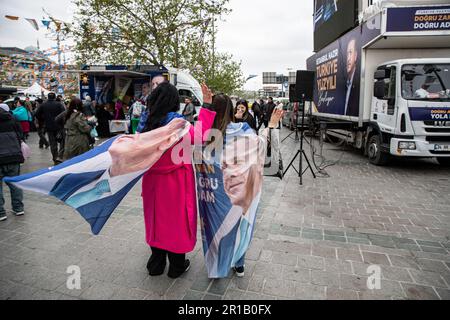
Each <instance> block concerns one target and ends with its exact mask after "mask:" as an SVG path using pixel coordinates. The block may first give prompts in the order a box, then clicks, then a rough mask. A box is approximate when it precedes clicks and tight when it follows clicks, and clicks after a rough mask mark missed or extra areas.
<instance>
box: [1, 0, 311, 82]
mask: <svg viewBox="0 0 450 320" xmlns="http://www.w3.org/2000/svg"><path fill="white" fill-rule="evenodd" d="M43 7H44V8H45V9H46V10H47V11H48V12H49V13H50V14H52V15H53V16H54V17H55V18H57V19H60V20H64V21H70V20H71V19H72V12H73V9H74V7H73V5H72V4H71V0H58V1H54V0H33V1H30V0H14V1H12V0H0V13H1V16H0V45H1V46H16V47H20V48H24V47H26V46H29V45H34V46H36V42H37V40H38V39H39V43H40V47H41V49H46V48H49V47H51V46H54V45H55V43H53V42H52V41H51V40H49V39H46V37H45V31H44V30H43V28H42V27H41V24H40V27H41V29H40V31H35V30H34V29H33V28H32V27H31V26H30V25H29V23H28V22H27V21H25V20H23V19H20V20H19V21H10V20H7V19H5V17H4V15H5V14H8V15H14V16H19V17H21V18H34V19H36V20H40V19H42V18H43V11H42V8H43ZM228 7H229V8H231V9H232V10H233V11H232V13H231V14H230V15H228V16H226V17H225V21H222V22H220V24H219V33H218V38H217V48H218V50H219V51H222V52H229V53H231V54H233V56H234V58H235V59H236V60H237V61H242V70H243V72H244V75H245V76H246V77H247V76H248V75H250V74H256V75H258V78H256V79H254V80H250V81H249V82H248V83H247V84H246V86H245V88H246V89H248V90H255V89H259V88H260V87H261V85H262V79H261V78H262V72H264V71H272V72H278V73H285V74H287V73H288V71H287V69H288V68H292V70H297V69H304V68H305V61H306V58H308V57H309V56H310V55H311V54H312V50H313V49H312V48H313V37H312V32H313V27H312V24H313V22H312V14H313V1H312V0H301V1H300V0H276V1H274V0H231V1H230V4H229V6H228Z"/></svg>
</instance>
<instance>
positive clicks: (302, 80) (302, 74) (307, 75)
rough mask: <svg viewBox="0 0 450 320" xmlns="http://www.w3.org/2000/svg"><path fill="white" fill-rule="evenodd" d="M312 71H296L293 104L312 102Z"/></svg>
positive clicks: (313, 75)
mask: <svg viewBox="0 0 450 320" xmlns="http://www.w3.org/2000/svg"><path fill="white" fill-rule="evenodd" d="M314 78H315V72H314V71H304V70H299V71H297V81H296V84H295V97H294V99H295V102H301V101H302V100H303V99H304V100H305V101H312V100H313V98H314Z"/></svg>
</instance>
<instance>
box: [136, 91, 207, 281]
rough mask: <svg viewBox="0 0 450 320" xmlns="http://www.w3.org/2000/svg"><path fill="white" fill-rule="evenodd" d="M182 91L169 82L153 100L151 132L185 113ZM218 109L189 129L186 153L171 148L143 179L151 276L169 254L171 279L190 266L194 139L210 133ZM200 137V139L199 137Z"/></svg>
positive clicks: (162, 266) (154, 93) (194, 214)
mask: <svg viewBox="0 0 450 320" xmlns="http://www.w3.org/2000/svg"><path fill="white" fill-rule="evenodd" d="M179 101H180V99H179V95H178V90H177V88H176V87H175V86H173V85H172V84H170V83H168V82H164V83H162V84H160V85H159V86H158V87H157V88H156V89H155V90H153V91H152V93H151V95H150V97H149V99H148V107H149V110H150V113H149V116H148V120H147V123H146V126H145V129H144V130H143V132H151V131H152V130H156V129H158V128H160V127H163V126H165V125H167V124H168V123H170V122H171V121H172V120H173V119H176V118H181V117H182V116H181V115H180V114H179V113H178V111H179V109H180V102H179ZM214 116H215V113H214V112H212V111H209V110H207V109H205V108H202V109H201V111H200V114H199V121H198V122H197V124H196V126H195V128H194V126H191V128H190V132H189V142H190V143H189V146H188V148H186V147H183V148H181V149H180V152H181V153H182V154H179V155H178V156H180V157H181V158H183V157H184V156H187V158H188V161H176V159H175V157H173V154H175V153H174V152H173V150H174V149H175V150H176V148H178V147H177V145H175V146H173V147H172V148H171V149H170V150H168V151H167V152H166V153H165V154H164V155H163V156H162V157H161V159H160V160H159V161H158V162H157V163H156V164H155V165H154V166H153V167H151V168H150V170H148V171H147V173H146V174H145V175H144V179H143V182H142V199H143V202H144V219H145V228H146V238H147V243H148V245H149V246H150V247H151V248H152V255H151V257H150V259H149V261H148V264H147V269H148V271H149V274H150V275H151V276H159V275H161V274H163V273H164V270H165V267H166V261H167V257H168V259H169V263H170V265H169V272H168V276H169V277H170V278H178V277H179V276H181V275H182V274H183V273H184V272H186V271H187V270H188V269H189V267H190V262H189V260H186V259H185V254H186V253H189V252H191V251H192V250H193V249H194V247H195V244H196V241H197V199H196V192H195V176H194V170H193V166H192V162H191V161H190V159H191V158H192V148H191V147H190V145H192V144H194V141H196V142H197V141H198V143H199V144H202V143H203V140H202V138H203V137H204V133H205V132H206V131H207V130H209V129H210V128H211V127H212V125H213V121H214ZM195 137H198V138H199V139H194V138H195Z"/></svg>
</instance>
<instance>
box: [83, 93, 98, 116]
mask: <svg viewBox="0 0 450 320" xmlns="http://www.w3.org/2000/svg"><path fill="white" fill-rule="evenodd" d="M83 114H84V115H85V116H86V117H87V118H89V117H92V116H95V108H94V106H93V104H92V99H91V97H90V96H86V98H85V102H84V103H83Z"/></svg>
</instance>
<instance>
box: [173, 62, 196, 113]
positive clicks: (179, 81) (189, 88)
mask: <svg viewBox="0 0 450 320" xmlns="http://www.w3.org/2000/svg"><path fill="white" fill-rule="evenodd" d="M167 69H168V70H169V74H170V83H172V84H173V85H174V86H176V87H177V89H178V93H179V95H180V113H182V112H183V110H184V107H185V103H184V99H185V98H187V97H189V98H192V102H193V104H194V106H195V108H196V110H197V115H198V113H199V109H200V107H201V106H202V105H203V93H202V87H201V85H200V83H199V82H198V81H197V80H196V79H195V78H194V77H193V76H192V75H191V74H190V73H189V72H188V71H185V70H181V69H175V68H167Z"/></svg>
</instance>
